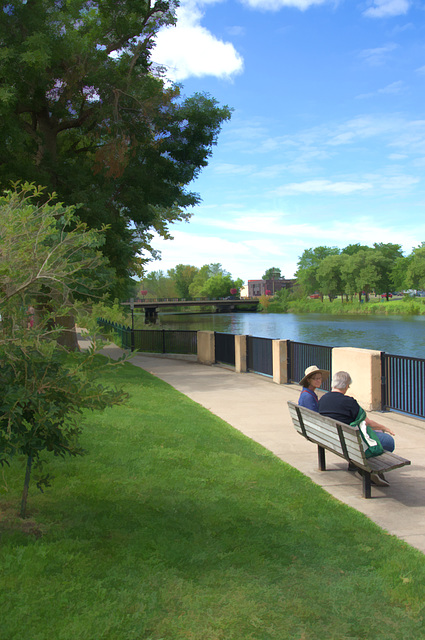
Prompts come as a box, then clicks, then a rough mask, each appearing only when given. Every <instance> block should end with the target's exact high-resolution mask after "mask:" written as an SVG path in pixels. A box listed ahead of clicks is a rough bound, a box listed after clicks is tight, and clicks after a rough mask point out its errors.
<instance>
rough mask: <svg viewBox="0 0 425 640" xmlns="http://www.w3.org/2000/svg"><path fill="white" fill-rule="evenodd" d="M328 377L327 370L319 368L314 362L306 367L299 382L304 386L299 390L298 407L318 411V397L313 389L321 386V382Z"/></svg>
mask: <svg viewBox="0 0 425 640" xmlns="http://www.w3.org/2000/svg"><path fill="white" fill-rule="evenodd" d="M328 377H329V371H326V370H325V369H319V367H317V366H316V365H315V364H313V365H312V366H311V367H307V369H306V370H305V372H304V378H303V379H302V380H300V382H299V384H300V385H301V386H302V387H304V388H303V390H302V391H301V394H300V397H299V400H298V404H299V405H300V407H306V408H307V409H311V411H319V398H318V397H317V395H316V393H315V391H316V389H319V388H320V387H321V386H322V382H324V380H327V379H328Z"/></svg>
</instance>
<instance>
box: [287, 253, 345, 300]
mask: <svg viewBox="0 0 425 640" xmlns="http://www.w3.org/2000/svg"><path fill="white" fill-rule="evenodd" d="M338 253H339V250H338V249H337V248H336V247H323V246H320V247H315V248H314V249H313V248H311V249H305V251H304V252H303V254H302V256H301V258H300V259H299V260H298V263H297V264H298V270H297V272H296V274H295V276H296V278H297V280H298V283H299V284H300V286H301V288H302V290H303V292H304V294H305V295H308V294H311V293H314V292H315V291H317V290H318V287H319V283H318V280H317V269H318V268H319V265H320V263H321V261H322V260H323V259H324V258H326V257H327V256H330V255H336V254H338Z"/></svg>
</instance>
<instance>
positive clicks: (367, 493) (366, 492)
mask: <svg viewBox="0 0 425 640" xmlns="http://www.w3.org/2000/svg"><path fill="white" fill-rule="evenodd" d="M362 476H363V498H370V497H371V496H372V493H371V490H370V486H371V482H370V473H369V471H362Z"/></svg>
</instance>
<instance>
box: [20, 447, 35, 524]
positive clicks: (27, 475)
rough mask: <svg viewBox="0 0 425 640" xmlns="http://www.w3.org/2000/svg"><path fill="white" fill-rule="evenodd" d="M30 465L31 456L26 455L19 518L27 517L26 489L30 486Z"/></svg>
mask: <svg viewBox="0 0 425 640" xmlns="http://www.w3.org/2000/svg"><path fill="white" fill-rule="evenodd" d="M31 467H32V456H28V458H27V466H26V469H25V480H24V490H23V491H22V500H21V510H20V512H19V517H20V518H26V517H27V500H28V489H29V486H30V479H31Z"/></svg>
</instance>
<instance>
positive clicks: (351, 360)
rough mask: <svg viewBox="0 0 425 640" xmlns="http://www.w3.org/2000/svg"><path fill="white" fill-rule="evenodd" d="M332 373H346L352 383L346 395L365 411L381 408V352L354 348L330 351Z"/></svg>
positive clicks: (337, 348) (340, 348)
mask: <svg viewBox="0 0 425 640" xmlns="http://www.w3.org/2000/svg"><path fill="white" fill-rule="evenodd" d="M332 371H333V373H336V372H337V371H347V372H348V373H349V374H350V376H351V378H352V380H353V382H352V384H351V386H350V388H349V389H348V391H347V395H349V396H353V398H355V399H356V400H357V402H358V403H359V405H360V406H361V407H362V408H363V409H364V410H365V411H371V410H372V409H375V410H377V409H378V410H379V409H380V408H381V352H380V351H374V350H372V349H356V348H355V347H334V348H333V349H332Z"/></svg>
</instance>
